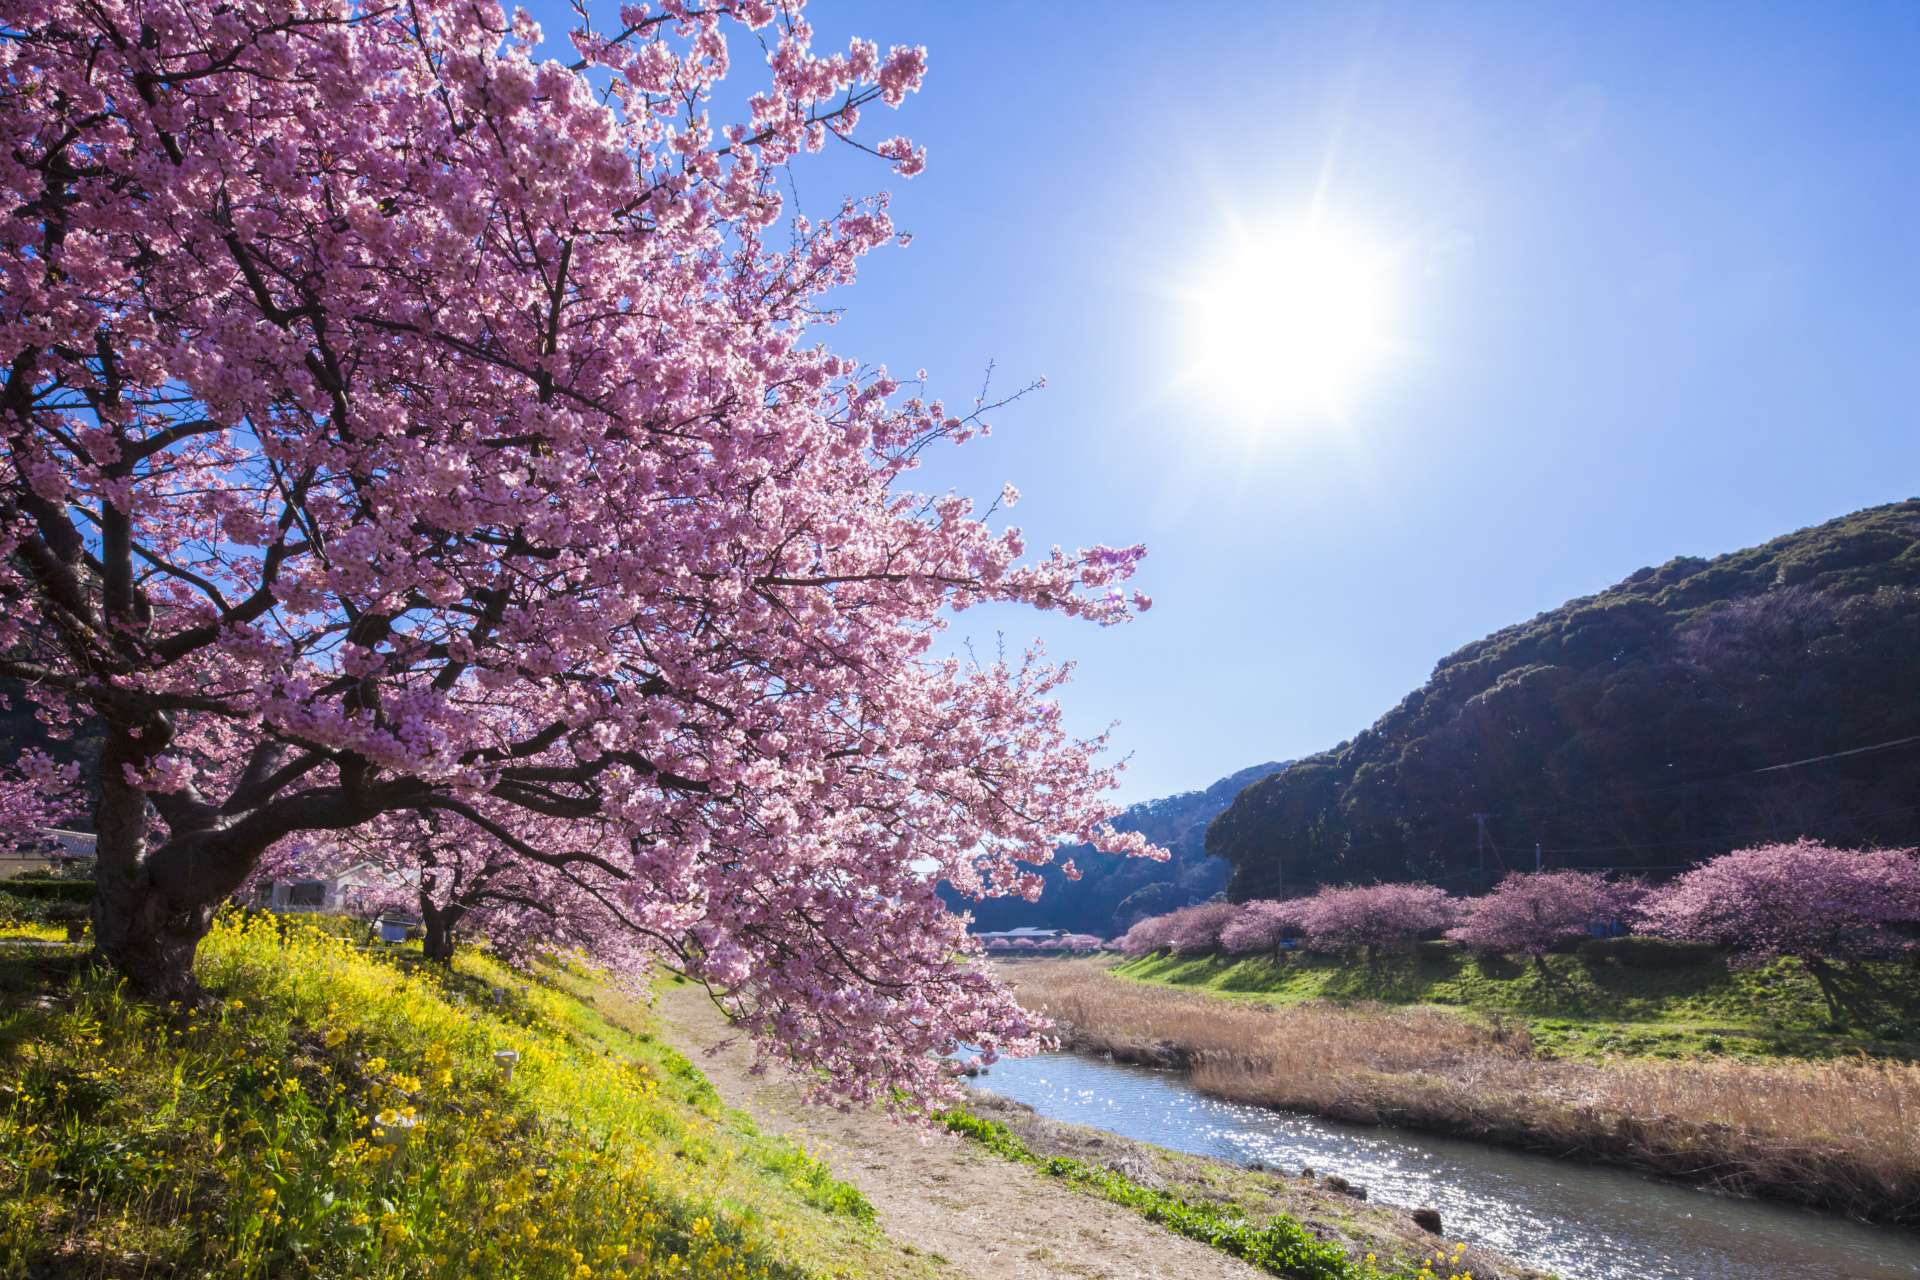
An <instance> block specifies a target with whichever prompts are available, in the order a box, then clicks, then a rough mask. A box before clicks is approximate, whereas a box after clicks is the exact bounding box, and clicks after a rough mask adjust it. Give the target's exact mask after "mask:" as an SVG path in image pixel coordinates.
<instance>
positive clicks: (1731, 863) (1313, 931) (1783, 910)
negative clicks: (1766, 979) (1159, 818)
mask: <svg viewBox="0 0 1920 1280" xmlns="http://www.w3.org/2000/svg"><path fill="white" fill-rule="evenodd" d="M1615 926H1624V927H1626V928H1628V929H1630V930H1631V931H1633V932H1635V933H1639V934H1643V935H1649V936H1654V937H1663V938H1670V939H1674V940H1678V941H1685V942H1698V943H1703V944H1708V945H1712V946H1716V947H1721V948H1724V949H1726V950H1727V951H1728V952H1729V953H1730V955H1731V957H1732V959H1733V960H1734V962H1735V963H1736V964H1755V963H1763V962H1765V961H1767V960H1770V959H1773V958H1776V957H1779V956H1792V957H1795V958H1797V959H1799V960H1801V961H1802V962H1803V963H1805V964H1806V965H1807V966H1808V968H1809V969H1810V970H1811V971H1812V972H1813V973H1814V975H1815V977H1816V978H1818V979H1820V981H1821V983H1822V986H1823V989H1825V990H1827V991H1828V993H1829V999H1831V998H1832V994H1831V990H1832V989H1831V983H1830V978H1831V966H1832V965H1834V964H1852V963H1857V962H1860V961H1864V960H1875V959H1888V958H1893V957H1897V956H1900V955H1903V954H1906V953H1909V952H1912V951H1913V950H1915V948H1916V947H1920V936H1916V934H1917V933H1920V930H1917V929H1916V926H1920V854H1916V851H1915V850H1912V849H1879V850H1857V849H1842V848H1834V847H1832V846H1829V845H1825V844H1822V843H1820V842H1818V841H1813V840H1798V841H1793V842H1791V843H1783V844H1771V845H1763V846H1760V847H1757V848H1751V849H1741V850H1736V851H1735V852H1732V853H1728V854H1725V855H1722V856H1720V857H1717V858H1714V859H1712V860H1710V861H1708V862H1706V863H1703V864H1702V865H1701V866H1699V867H1697V868H1695V869H1694V870H1692V871H1689V872H1687V873H1686V874H1684V875H1682V876H1680V877H1678V878H1677V879H1675V880H1673V881H1672V882H1670V883H1669V884H1666V885H1664V886H1660V887H1658V888H1650V887H1649V886H1648V885H1646V884H1645V883H1644V882H1642V881H1640V880H1635V879H1628V880H1610V879H1608V878H1607V877H1606V876H1604V875H1601V874H1599V873H1596V872H1590V871H1544V872H1529V873H1516V874H1513V875H1510V876H1508V877H1507V878H1506V879H1504V880H1502V881H1501V882H1500V884H1499V885H1498V886H1497V887H1496V888H1494V889H1493V891H1492V892H1490V893H1487V894H1484V895H1482V896H1479V897H1474V898H1461V897H1455V896H1453V895H1450V894H1448V893H1447V892H1446V891H1445V890H1443V889H1440V888H1438V887H1436V886H1434V885H1428V884H1381V885H1329V886H1325V887H1322V888H1321V889H1319V890H1318V891H1317V892H1315V893H1313V894H1311V895H1307V896H1303V897H1298V898H1291V899H1287V900H1285V901H1274V900H1270V899H1257V900H1254V901H1251V902H1245V903H1226V902H1208V903H1201V904H1199V905H1197V906H1190V907H1184V908H1182V909H1180V910H1178V911H1172V912H1168V913H1166V914H1165V915H1159V916H1152V917H1149V918H1147V919H1144V920H1141V921H1139V922H1138V923H1136V924H1135V925H1134V926H1133V927H1132V928H1130V929H1128V930H1127V931H1126V933H1124V934H1123V935H1121V936H1120V937H1119V938H1117V939H1116V940H1115V941H1114V943H1113V945H1114V947H1115V948H1116V949H1118V950H1120V951H1122V952H1125V953H1126V954H1129V955H1147V954H1151V953H1154V952H1160V951H1168V952H1172V953H1174V954H1176V955H1196V954H1202V953H1225V954H1230V955H1248V954H1259V953H1263V952H1274V951H1279V950H1281V949H1282V948H1283V947H1285V946H1286V945H1287V943H1288V942H1290V941H1291V942H1292V943H1294V944H1295V945H1298V946H1300V947H1303V948H1305V949H1307V950H1311V951H1320V952H1333V953H1342V954H1359V955H1365V956H1367V957H1368V958H1369V959H1373V958H1377V957H1378V956H1379V955H1380V954H1382V953H1383V952H1388V951H1393V950H1403V949H1405V948H1407V947H1409V946H1411V945H1412V944H1413V943H1414V942H1416V941H1418V940H1419V939H1421V938H1426V937H1445V938H1447V939H1450V940H1452V941H1454V942H1457V943H1459V944H1461V945H1462V946H1465V947H1467V948H1469V949H1471V950H1474V951H1478V952H1481V953H1484V954H1489V955H1525V956H1530V957H1532V958H1534V959H1535V960H1536V961H1537V962H1540V961H1541V960H1542V957H1544V956H1545V955H1546V954H1547V953H1548V952H1550V951H1552V950H1553V949H1555V948H1556V947H1560V946H1564V945H1566V944H1567V943H1569V942H1573V941H1577V940H1579V939H1581V938H1585V937H1588V936H1590V935H1592V934H1593V933H1594V932H1595V930H1596V928H1597V927H1598V928H1602V929H1606V928H1611V927H1615Z"/></svg>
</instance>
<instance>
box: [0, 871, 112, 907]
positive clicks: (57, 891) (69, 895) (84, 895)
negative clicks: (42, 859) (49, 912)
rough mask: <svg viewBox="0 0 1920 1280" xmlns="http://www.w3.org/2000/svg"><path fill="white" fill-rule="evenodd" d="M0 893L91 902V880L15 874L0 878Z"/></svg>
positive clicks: (58, 900)
mask: <svg viewBox="0 0 1920 1280" xmlns="http://www.w3.org/2000/svg"><path fill="white" fill-rule="evenodd" d="M0 893H6V894H11V895H12V896H13V897H16V898H41V899H46V900H50V901H54V902H92V901H93V881H91V880H55V879H53V878H52V877H50V876H15V877H14V878H13V879H11V880H0Z"/></svg>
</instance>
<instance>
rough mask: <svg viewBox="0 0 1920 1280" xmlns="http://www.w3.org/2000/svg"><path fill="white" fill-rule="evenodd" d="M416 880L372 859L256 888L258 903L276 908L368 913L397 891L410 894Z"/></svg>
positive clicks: (349, 913)
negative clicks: (332, 870)
mask: <svg viewBox="0 0 1920 1280" xmlns="http://www.w3.org/2000/svg"><path fill="white" fill-rule="evenodd" d="M416 883H417V882H416V880H415V879H414V878H413V877H411V876H407V875H398V874H394V873H392V872H389V871H386V870H385V869H383V868H381V867H378V866H376V865H374V864H373V863H371V862H356V863H354V864H353V865H352V866H350V867H347V868H345V869H344V870H342V871H338V872H335V873H334V874H332V875H328V876H316V877H313V878H311V879H306V880H274V881H271V882H269V883H266V884H262V885H261V886H260V887H259V888H258V890H257V891H256V895H255V898H254V905H255V906H261V907H269V908H271V909H273V910H275V911H318V912H327V913H330V914H334V915H367V914H370V913H372V912H373V911H375V910H378V909H379V907H380V905H381V904H382V903H383V902H391V901H392V900H393V898H394V897H395V896H396V894H399V895H405V894H408V893H410V892H411V891H412V890H413V888H414V886H415V884H416Z"/></svg>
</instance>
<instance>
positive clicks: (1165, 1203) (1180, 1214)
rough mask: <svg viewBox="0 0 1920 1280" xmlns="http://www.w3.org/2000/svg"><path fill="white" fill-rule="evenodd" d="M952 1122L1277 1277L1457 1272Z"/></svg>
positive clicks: (994, 1147)
mask: <svg viewBox="0 0 1920 1280" xmlns="http://www.w3.org/2000/svg"><path fill="white" fill-rule="evenodd" d="M946 1122H947V1127H948V1128H949V1129H951V1130H953V1131H954V1132H955V1133H958V1134H961V1135H963V1136H965V1137H967V1138H970V1139H972V1140H973V1141H975V1142H977V1143H979V1144H980V1145H981V1146H983V1147H985V1148H986V1149H987V1150H989V1151H991V1152H993V1153H994V1154H996V1155H999V1156H1003V1157H1005V1158H1007V1159H1009V1160H1018V1161H1020V1162H1021V1163H1023V1164H1029V1165H1032V1166H1033V1167H1035V1168H1037V1169H1039V1170H1040V1171H1041V1172H1043V1173H1045V1174H1046V1175H1048V1176H1049V1177H1053V1178H1059V1179H1061V1180H1062V1181H1064V1182H1066V1183H1067V1184H1068V1185H1069V1186H1071V1187H1073V1188H1075V1189H1076V1190H1079V1191H1085V1192H1089V1193H1091V1194H1093V1195H1097V1196H1100V1197H1102V1198H1104V1199H1107V1200H1111V1201H1112V1202H1113V1203H1115V1204H1119V1205H1125V1206H1126V1207H1127V1208H1129V1209H1133V1210H1135V1211H1136V1212H1138V1213H1139V1214H1140V1215H1141V1216H1143V1217H1145V1218H1147V1219H1148V1220H1149V1221H1152V1222H1157V1223H1159V1224H1160V1225H1161V1226H1163V1227H1166V1228H1167V1229H1169V1230H1171V1231H1177V1232H1179V1233H1180V1234H1181V1235H1183V1236H1187V1237H1189V1238H1190V1239H1194V1240H1198V1241H1200V1242H1202V1243H1203V1244H1208V1245H1211V1246H1213V1247H1214V1248H1216V1249H1219V1250H1220V1251H1221V1252H1223V1253H1229V1254H1232V1255H1233V1256H1234V1257H1236V1258H1244V1259H1246V1260H1247V1261H1248V1262H1250V1263H1252V1264H1253V1265H1255V1266H1257V1267H1260V1268H1262V1269H1264V1270H1266V1271H1269V1272H1271V1273H1273V1274H1274V1275H1276V1276H1288V1277H1297V1278H1298V1280H1392V1278H1394V1277H1399V1276H1416V1275H1417V1276H1419V1277H1428V1278H1437V1277H1439V1276H1446V1275H1451V1274H1452V1268H1451V1267H1445V1266H1444V1265H1443V1267H1442V1269H1441V1271H1439V1272H1435V1271H1434V1270H1433V1268H1432V1266H1426V1267H1422V1268H1420V1269H1419V1270H1418V1271H1417V1272H1414V1271H1400V1270H1381V1269H1379V1268H1378V1267H1376V1266H1375V1265H1374V1264H1372V1263H1368V1262H1360V1261H1353V1260H1350V1259H1349V1258H1348V1257H1347V1255H1346V1253H1345V1251H1344V1250H1342V1249H1341V1248H1340V1247H1339V1246H1338V1245H1335V1244H1331V1243H1329V1242H1327V1241H1324V1240H1319V1239H1316V1238H1315V1237H1314V1236H1313V1234H1312V1233H1311V1232H1309V1231H1308V1230H1307V1229H1306V1228H1305V1227H1304V1226H1302V1225H1301V1224H1300V1223H1298V1222H1296V1221H1294V1220H1293V1219H1292V1218H1289V1217H1286V1216H1284V1215H1275V1216H1273V1217H1271V1218H1269V1219H1267V1221H1265V1222H1264V1223H1254V1222H1250V1221H1248V1220H1247V1218H1246V1217H1245V1216H1243V1214H1242V1213H1241V1211H1240V1209H1239V1208H1238V1207H1237V1206H1235V1205H1232V1204H1222V1203H1216V1202H1214V1201H1211V1200H1190V1199H1187V1198H1186V1197H1184V1196H1180V1195H1176V1194H1174V1193H1173V1192H1170V1191H1162V1190H1158V1189H1156V1188H1153V1187H1148V1186H1143V1185H1141V1184H1140V1183H1138V1182H1135V1181H1134V1180H1133V1179H1131V1178H1129V1177H1127V1176H1126V1175H1125V1174H1122V1173H1117V1172H1115V1171H1114V1170H1112V1169H1108V1168H1105V1167H1103V1166H1100V1165H1095V1164H1088V1163H1087V1162H1086V1161H1084V1160H1076V1159H1074V1158H1073V1157H1072V1156H1042V1155H1039V1154H1037V1153H1036V1152H1034V1151H1033V1150H1031V1149H1030V1148H1028V1146H1027V1145H1026V1143H1024V1142H1022V1141H1021V1140H1020V1137H1019V1135H1017V1134H1015V1133H1014V1132H1013V1131H1012V1130H1011V1129H1009V1128H1007V1126H1005V1125H1003V1124H1001V1123H1000V1122H999V1121H997V1120H988V1119H986V1118H985V1117H982V1116H977V1115H974V1114H973V1113H972V1112H970V1111H966V1110H964V1109H956V1110H953V1111H949V1112H947V1115H946Z"/></svg>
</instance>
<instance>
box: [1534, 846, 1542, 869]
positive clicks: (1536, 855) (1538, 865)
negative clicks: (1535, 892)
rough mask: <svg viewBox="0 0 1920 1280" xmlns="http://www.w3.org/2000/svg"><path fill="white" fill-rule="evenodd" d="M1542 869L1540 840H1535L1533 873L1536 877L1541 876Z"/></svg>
mask: <svg viewBox="0 0 1920 1280" xmlns="http://www.w3.org/2000/svg"><path fill="white" fill-rule="evenodd" d="M1540 868H1541V862H1540V842H1539V841H1538V840H1535V841H1534V842H1533V873H1534V874H1535V875H1539V874H1540Z"/></svg>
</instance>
